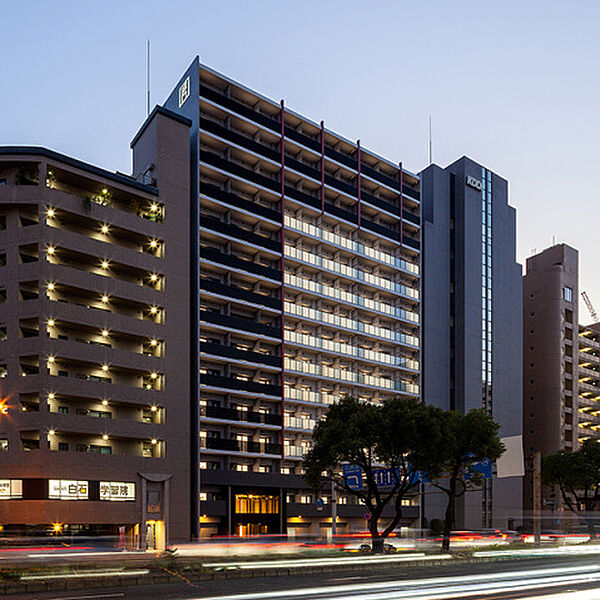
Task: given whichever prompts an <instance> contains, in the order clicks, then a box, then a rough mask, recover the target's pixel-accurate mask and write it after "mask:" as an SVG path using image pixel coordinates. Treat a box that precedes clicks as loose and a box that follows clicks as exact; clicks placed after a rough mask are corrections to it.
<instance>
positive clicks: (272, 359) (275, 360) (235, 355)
mask: <svg viewBox="0 0 600 600" xmlns="http://www.w3.org/2000/svg"><path fill="white" fill-rule="evenodd" d="M200 352H201V353H202V354H212V355H215V356H222V357H224V358H232V359H234V360H240V361H244V362H251V363H259V364H264V365H269V366H271V367H281V356H273V355H270V354H263V353H262V352H251V351H246V350H238V349H237V348H232V347H231V346H222V345H221V344H212V343H204V342H203V343H201V344H200Z"/></svg>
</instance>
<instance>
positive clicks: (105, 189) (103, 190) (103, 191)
mask: <svg viewBox="0 0 600 600" xmlns="http://www.w3.org/2000/svg"><path fill="white" fill-rule="evenodd" d="M102 193H103V194H104V195H105V196H106V194H108V188H102Z"/></svg>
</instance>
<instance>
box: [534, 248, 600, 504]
mask: <svg viewBox="0 0 600 600" xmlns="http://www.w3.org/2000/svg"><path fill="white" fill-rule="evenodd" d="M579 294H580V292H579V256H578V251H577V250H576V249H575V248H572V247H570V246H568V245H566V244H559V245H556V246H552V247H550V248H547V249H546V250H544V251H542V252H540V253H538V254H536V255H534V256H531V257H530V258H528V259H527V263H526V272H525V275H524V277H523V323H524V330H523V354H524V359H523V398H524V410H523V432H524V446H525V452H526V457H527V459H528V460H527V464H528V466H529V468H530V471H529V474H528V477H527V480H526V486H525V488H524V494H523V503H524V508H525V511H526V512H529V511H531V510H532V506H533V485H532V474H531V464H532V457H533V455H534V453H535V452H541V454H542V456H545V455H548V454H552V453H554V452H557V451H559V450H565V451H567V452H572V451H575V450H577V449H578V448H579V445H580V444H581V442H583V441H584V440H586V439H588V438H592V439H596V438H598V437H600V436H599V434H598V432H599V430H600V418H599V415H600V404H599V402H600V325H599V324H598V323H592V324H591V325H582V324H581V321H583V315H580V314H579V308H578V299H579ZM543 502H544V508H545V509H546V510H548V508H549V507H550V508H554V509H556V508H560V504H561V502H560V498H558V497H557V495H556V491H555V490H552V489H544V490H543Z"/></svg>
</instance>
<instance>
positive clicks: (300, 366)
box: [284, 358, 419, 394]
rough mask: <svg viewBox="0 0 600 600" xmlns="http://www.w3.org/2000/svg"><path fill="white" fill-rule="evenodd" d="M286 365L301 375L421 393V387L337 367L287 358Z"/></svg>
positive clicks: (287, 368) (288, 368)
mask: <svg viewBox="0 0 600 600" xmlns="http://www.w3.org/2000/svg"><path fill="white" fill-rule="evenodd" d="M284 365H285V369H286V370H288V371H298V372H300V373H306V374H308V375H315V376H317V377H329V378H331V379H336V380H338V381H345V382H348V383H354V384H362V385H368V386H372V387H379V388H384V389H386V390H396V391H399V392H406V393H409V394H418V393H419V386H418V385H417V384H415V383H411V382H408V381H397V380H393V379H387V378H386V377H380V376H378V375H368V374H365V373H356V372H355V371H347V370H345V369H336V368H335V367H328V366H326V365H319V364H316V363H311V362H306V361H303V360H295V359H293V358H286V359H285V361H284Z"/></svg>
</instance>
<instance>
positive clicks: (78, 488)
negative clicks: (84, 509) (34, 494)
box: [48, 479, 89, 500]
mask: <svg viewBox="0 0 600 600" xmlns="http://www.w3.org/2000/svg"><path fill="white" fill-rule="evenodd" d="M88 493H89V484H88V482H87V481H77V480H75V479H50V480H49V481H48V498H50V499H53V500H87V499H88Z"/></svg>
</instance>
